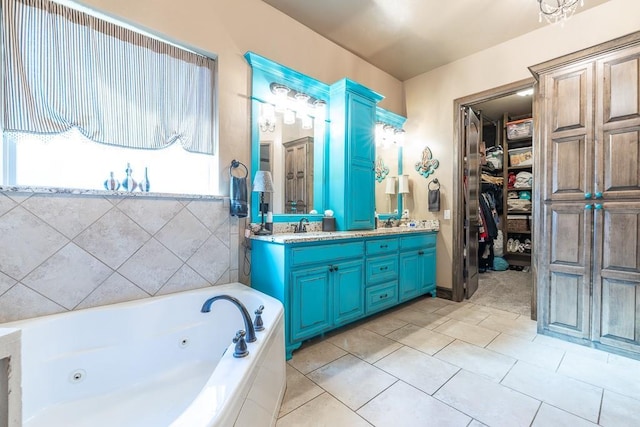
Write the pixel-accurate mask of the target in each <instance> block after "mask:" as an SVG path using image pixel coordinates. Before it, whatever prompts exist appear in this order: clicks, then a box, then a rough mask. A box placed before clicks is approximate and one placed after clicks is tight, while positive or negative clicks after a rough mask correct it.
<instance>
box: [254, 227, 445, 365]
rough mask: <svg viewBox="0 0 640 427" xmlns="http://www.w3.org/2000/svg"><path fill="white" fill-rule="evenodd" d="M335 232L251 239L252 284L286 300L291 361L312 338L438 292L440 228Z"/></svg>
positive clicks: (286, 340)
mask: <svg viewBox="0 0 640 427" xmlns="http://www.w3.org/2000/svg"><path fill="white" fill-rule="evenodd" d="M292 236H293V237H292ZM328 236H330V237H329V238H323V237H318V238H309V237H305V236H304V235H302V236H296V235H282V236H280V237H279V236H278V235H274V236H269V237H254V238H253V239H252V241H251V245H252V255H251V259H252V264H253V266H252V269H251V286H252V287H253V288H255V289H257V290H259V291H261V292H264V293H266V294H268V295H271V296H273V297H275V298H277V299H279V300H280V301H281V302H282V304H283V305H284V310H285V343H286V349H287V358H291V355H292V352H293V351H294V350H295V349H297V348H298V347H300V345H301V344H302V341H304V340H306V339H309V338H312V337H314V336H317V335H320V334H323V333H325V332H327V331H330V330H332V329H335V328H338V327H340V326H343V325H346V324H347V323H350V322H353V321H355V320H358V319H361V318H363V317H365V316H368V315H370V314H373V313H376V312H379V311H381V310H383V309H386V308H389V307H393V306H394V305H396V304H398V303H400V302H403V301H406V300H408V299H410V298H414V297H417V296H419V295H423V294H425V293H430V294H431V295H432V296H435V256H436V254H435V240H436V233H434V232H429V231H411V232H402V233H397V232H396V233H391V232H386V233H385V232H380V231H365V232H344V233H342V232H338V233H336V234H333V233H332V234H331V235H328Z"/></svg>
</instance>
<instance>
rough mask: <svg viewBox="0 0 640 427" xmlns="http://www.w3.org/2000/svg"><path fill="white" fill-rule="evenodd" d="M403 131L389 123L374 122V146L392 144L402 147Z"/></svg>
mask: <svg viewBox="0 0 640 427" xmlns="http://www.w3.org/2000/svg"><path fill="white" fill-rule="evenodd" d="M404 133H405V130H404V129H402V128H398V127H396V126H393V125H390V124H389V123H385V122H381V121H378V122H376V145H385V144H386V143H389V142H391V143H394V144H398V145H402V144H403V143H404Z"/></svg>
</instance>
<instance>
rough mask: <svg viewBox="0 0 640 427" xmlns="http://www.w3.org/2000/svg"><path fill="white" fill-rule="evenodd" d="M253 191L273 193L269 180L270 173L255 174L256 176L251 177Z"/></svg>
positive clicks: (271, 180)
mask: <svg viewBox="0 0 640 427" xmlns="http://www.w3.org/2000/svg"><path fill="white" fill-rule="evenodd" d="M253 191H258V192H262V193H273V179H271V172H269V171H258V172H256V176H254V177H253Z"/></svg>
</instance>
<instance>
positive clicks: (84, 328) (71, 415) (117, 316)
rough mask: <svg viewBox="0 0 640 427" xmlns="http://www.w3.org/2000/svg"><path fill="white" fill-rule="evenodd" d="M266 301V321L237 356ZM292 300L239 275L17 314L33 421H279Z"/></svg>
mask: <svg viewBox="0 0 640 427" xmlns="http://www.w3.org/2000/svg"><path fill="white" fill-rule="evenodd" d="M223 294H225V295H230V296H233V297H235V298H237V299H238V300H240V301H242V303H243V304H244V306H245V307H246V308H247V310H248V311H249V313H250V314H251V317H252V318H254V311H255V310H256V309H257V308H258V307H259V306H260V305H264V312H263V314H262V318H263V321H264V326H265V329H264V330H263V331H259V332H258V331H257V332H256V336H257V340H256V341H255V342H253V343H247V348H248V350H249V355H248V356H246V357H244V358H235V357H234V356H233V353H234V347H235V344H233V343H232V339H233V338H234V337H235V335H236V331H238V330H239V329H245V324H244V321H243V317H242V315H241V313H240V310H239V309H238V308H237V307H236V306H235V305H234V304H232V303H231V302H229V301H227V300H218V301H215V302H214V303H213V305H212V306H211V311H210V312H208V313H202V312H201V308H202V305H203V303H204V302H205V301H206V300H207V299H209V298H211V297H213V296H216V295H223ZM283 325H284V321H283V309H282V305H281V304H280V302H279V301H277V300H275V299H273V298H271V297H269V296H267V295H265V294H262V293H260V292H258V291H256V290H253V289H251V288H249V287H247V286H245V285H242V284H240V283H232V284H228V285H221V286H216V287H210V288H206V289H199V290H195V291H188V292H181V293H176V294H171V295H167V296H162V297H154V298H149V299H145V300H140V301H132V302H127V303H121V304H114V305H110V306H104V307H97V308H92V309H87V310H79V311H74V312H70V313H64V314H57V315H52V316H45V317H40V318H36V319H31V320H27V321H20V322H11V323H6V324H4V325H1V326H3V327H10V328H19V329H21V331H22V419H23V425H24V427H58V426H60V427H85V426H86V427H89V426H90V427H115V426H118V427H165V426H172V427H178V426H184V427H205V426H224V427H227V426H231V425H238V426H245V425H247V426H249V425H250V426H271V425H275V421H276V418H277V415H278V411H279V407H280V403H281V400H282V397H283V394H284V389H285V384H286V380H285V354H284V326H283Z"/></svg>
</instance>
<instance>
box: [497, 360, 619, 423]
mask: <svg viewBox="0 0 640 427" xmlns="http://www.w3.org/2000/svg"><path fill="white" fill-rule="evenodd" d="M517 361H518V362H522V363H525V364H527V362H525V361H522V360H520V359H518V360H517ZM515 365H516V364H514V366H512V367H511V368H510V369H509V372H511V370H512V369H513V368H514V367H515ZM507 375H508V374H507ZM557 375H560V376H562V377H563V378H565V379H570V380H574V381H578V382H581V383H582V384H584V385H588V386H591V387H597V388H599V389H600V391H601V396H600V408H601V407H602V397H603V396H602V395H603V394H604V391H605V390H606V389H605V388H603V387H600V386H594V385H593V384H588V383H586V382H584V381H580V380H577V379H575V378H572V377H567V376H564V375H562V374H557ZM505 378H506V375H505V377H504V378H502V380H500V382H499V383H498V384H500V385H501V386H503V387H505V388H508V389H509V390H511V391H514V392H516V393H519V394H522V395H524V396H527V397H530V398H531V399H534V400H537V401H539V402H541V403H545V404H547V405H549V406H552V407H554V408H556V409H558V410H560V411H563V412H566V413H568V414H571V415H573V416H576V417H578V418H581V419H583V420H586V421H589V422H591V423H593V421H591V420H589V419H587V418H585V417H583V416H582V415H578V414H576V413H574V412H571V411H569V410H568V409H565V408H561V407H559V406H557V405H556V404H554V403H552V402H549V401H548V400H545V399H540V398H537V397H535V396H532V395H530V394H528V393H525V392H524V391H521V390H518V389H515V388H513V387H511V386H510V385H508V384H503V383H502V381H504V379H505ZM534 419H535V417H534ZM598 419H600V416H599V415H598ZM595 424H597V422H596V423H595Z"/></svg>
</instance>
